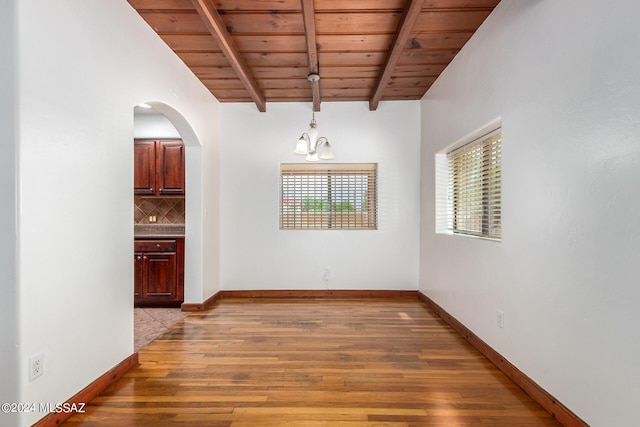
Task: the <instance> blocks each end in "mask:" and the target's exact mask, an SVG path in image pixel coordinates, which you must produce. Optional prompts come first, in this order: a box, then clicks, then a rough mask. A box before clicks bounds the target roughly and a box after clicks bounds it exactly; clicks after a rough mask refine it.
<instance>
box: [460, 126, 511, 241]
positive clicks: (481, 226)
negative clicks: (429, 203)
mask: <svg viewBox="0 0 640 427" xmlns="http://www.w3.org/2000/svg"><path fill="white" fill-rule="evenodd" d="M501 157H502V133H501V129H497V130H495V131H493V132H491V133H489V134H487V135H484V136H482V137H481V138H478V139H476V140H474V141H472V142H470V143H469V144H466V145H464V146H462V147H460V148H458V149H456V150H454V151H452V152H450V153H448V154H447V160H448V169H449V182H448V194H447V198H448V206H447V208H448V209H447V210H448V219H449V221H448V229H449V230H450V231H452V232H453V233H459V234H468V235H472V236H480V237H486V238H490V239H496V240H499V239H500V238H501V231H502V224H501V219H502V217H501V213H502V212H501Z"/></svg>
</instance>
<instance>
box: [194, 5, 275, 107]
mask: <svg viewBox="0 0 640 427" xmlns="http://www.w3.org/2000/svg"><path fill="white" fill-rule="evenodd" d="M191 3H193V6H194V7H195V9H196V11H197V12H198V15H200V18H201V19H202V22H204V24H205V25H206V27H207V29H208V30H209V32H210V33H211V35H212V36H213V38H214V39H216V42H217V43H218V46H219V47H220V50H222V53H223V54H224V56H225V57H226V58H227V59H228V60H229V62H230V63H231V67H232V68H233V70H234V71H235V72H236V74H237V75H238V78H239V79H240V81H241V82H242V85H243V86H244V87H245V89H246V90H247V92H248V93H249V96H250V97H251V99H252V100H253V102H255V104H256V106H257V107H258V110H259V111H261V112H265V111H267V104H266V101H265V98H264V94H263V93H262V91H261V90H260V87H259V86H258V83H257V82H256V79H255V78H254V76H253V74H252V73H251V70H250V69H249V67H248V66H247V64H246V63H245V62H244V60H243V59H242V55H240V51H239V50H238V47H237V46H236V44H235V43H234V41H233V39H232V38H231V35H230V34H229V32H228V31H227V28H226V26H225V24H224V22H223V21H222V18H221V17H220V14H219V13H218V11H217V10H216V8H215V6H214V5H213V4H212V1H211V0H191Z"/></svg>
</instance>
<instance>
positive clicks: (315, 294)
mask: <svg viewBox="0 0 640 427" xmlns="http://www.w3.org/2000/svg"><path fill="white" fill-rule="evenodd" d="M220 294H221V295H220V297H221V298H412V299H417V298H418V291H390V290H386V291H384V290H381V291H378V290H329V289H325V290H323V289H321V290H295V289H292V290H291V289H290V290H253V291H244V290H243V291H220Z"/></svg>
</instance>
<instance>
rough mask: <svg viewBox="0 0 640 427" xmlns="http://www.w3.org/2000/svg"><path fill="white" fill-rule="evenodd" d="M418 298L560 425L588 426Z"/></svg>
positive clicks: (450, 318) (439, 310) (462, 327)
mask: <svg viewBox="0 0 640 427" xmlns="http://www.w3.org/2000/svg"><path fill="white" fill-rule="evenodd" d="M419 298H420V299H421V300H422V301H423V302H424V303H425V304H426V305H427V306H428V307H429V308H430V309H431V310H433V311H434V312H435V313H436V314H437V315H438V316H440V318H442V320H444V321H445V322H446V323H447V324H448V325H449V326H451V327H452V328H453V329H455V331H456V332H458V333H459V334H460V335H462V337H464V339H466V340H467V341H468V342H469V344H471V345H472V346H473V347H474V348H475V349H476V350H478V351H479V352H480V353H482V355H483V356H484V357H486V358H487V359H489V361H490V362H491V363H493V364H494V365H495V366H496V367H497V368H498V369H500V370H501V371H502V372H503V373H504V374H505V375H506V376H507V377H509V379H511V381H513V382H514V383H516V385H518V386H519V387H520V388H521V389H522V390H524V392H525V393H527V394H528V395H529V396H530V397H531V398H532V399H533V400H534V401H535V402H536V403H538V404H539V405H540V406H542V407H543V408H544V409H545V410H546V411H547V412H549V413H550V414H551V416H552V417H553V418H555V419H556V420H557V421H558V422H559V423H560V424H562V425H563V426H565V427H588V426H589V425H588V424H587V423H585V422H584V421H582V420H581V419H580V418H579V417H578V416H577V415H576V414H574V413H573V412H571V410H569V408H567V407H566V406H564V405H563V404H562V403H560V402H558V400H557V399H556V398H555V397H553V396H552V395H550V394H549V393H548V392H547V391H546V390H544V389H543V388H542V387H540V386H539V385H538V384H536V383H535V382H534V381H533V380H532V379H531V378H529V377H528V376H526V375H525V374H524V373H523V372H522V371H520V370H519V369H518V368H516V367H515V366H514V365H513V364H512V363H511V362H509V361H508V360H507V359H505V358H504V357H502V356H501V355H500V353H498V352H497V351H495V350H494V349H493V348H491V347H490V346H489V345H488V344H487V343H485V342H484V341H483V340H481V339H480V338H479V337H478V336H477V335H476V334H474V333H473V332H471V330H470V329H469V328H467V327H466V326H465V325H463V324H462V323H460V321H458V320H457V319H456V318H455V317H453V316H451V315H450V314H449V313H448V312H447V311H446V310H444V309H443V308H442V307H440V306H439V305H438V304H437V303H436V302H435V301H433V300H432V299H431V298H429V297H428V296H426V295H425V294H423V293H422V292H419Z"/></svg>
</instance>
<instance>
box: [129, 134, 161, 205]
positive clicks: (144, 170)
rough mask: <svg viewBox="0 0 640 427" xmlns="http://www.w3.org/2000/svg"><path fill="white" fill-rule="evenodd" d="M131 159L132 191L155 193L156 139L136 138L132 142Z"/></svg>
mask: <svg viewBox="0 0 640 427" xmlns="http://www.w3.org/2000/svg"><path fill="white" fill-rule="evenodd" d="M133 159H134V167H133V176H134V178H133V187H134V193H135V194H137V195H154V194H156V141H145V140H136V141H135V142H134V144H133Z"/></svg>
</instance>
